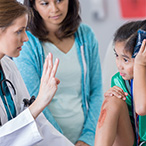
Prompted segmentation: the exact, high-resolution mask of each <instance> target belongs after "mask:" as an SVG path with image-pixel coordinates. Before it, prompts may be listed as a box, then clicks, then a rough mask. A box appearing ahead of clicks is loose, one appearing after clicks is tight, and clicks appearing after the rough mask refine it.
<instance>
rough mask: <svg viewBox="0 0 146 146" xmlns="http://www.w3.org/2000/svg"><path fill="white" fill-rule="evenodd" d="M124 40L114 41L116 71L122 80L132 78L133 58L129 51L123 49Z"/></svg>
mask: <svg viewBox="0 0 146 146" xmlns="http://www.w3.org/2000/svg"><path fill="white" fill-rule="evenodd" d="M124 46H125V44H124V42H116V43H115V50H114V51H115V55H116V64H117V67H118V71H119V72H120V75H121V76H122V78H123V79H124V80H131V79H132V78H133V67H134V59H133V58H132V55H131V54H130V53H129V52H125V51H124Z"/></svg>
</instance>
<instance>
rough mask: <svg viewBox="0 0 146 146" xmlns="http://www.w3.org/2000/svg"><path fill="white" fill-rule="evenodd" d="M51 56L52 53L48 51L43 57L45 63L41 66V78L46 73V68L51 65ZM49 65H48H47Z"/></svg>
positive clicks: (48, 68)
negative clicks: (44, 57)
mask: <svg viewBox="0 0 146 146" xmlns="http://www.w3.org/2000/svg"><path fill="white" fill-rule="evenodd" d="M51 57H52V54H51V53H49V55H48V56H47V57H46V59H45V63H44V66H43V74H42V79H43V78H44V77H45V75H46V74H47V72H48V70H49V71H50V68H52V66H53V65H52V66H51V63H50V62H51V60H52V59H51ZM49 66H50V67H49Z"/></svg>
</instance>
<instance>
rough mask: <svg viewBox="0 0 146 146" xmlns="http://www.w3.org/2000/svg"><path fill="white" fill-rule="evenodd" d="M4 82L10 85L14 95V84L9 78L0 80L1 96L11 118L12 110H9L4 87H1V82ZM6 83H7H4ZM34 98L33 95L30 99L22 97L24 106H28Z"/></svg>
mask: <svg viewBox="0 0 146 146" xmlns="http://www.w3.org/2000/svg"><path fill="white" fill-rule="evenodd" d="M4 82H5V83H8V84H10V86H11V87H12V89H13V93H14V95H16V89H15V87H14V85H13V84H12V82H11V81H10V80H8V79H5V78H4V79H3V80H2V81H0V87H1V90H2V94H3V96H4V100H5V102H6V106H7V108H8V111H9V113H10V116H11V119H13V118H14V116H13V115H12V112H11V110H10V106H9V104H8V101H7V98H6V93H5V91H4V88H3V83H4ZM6 85H7V84H6ZM7 87H8V86H7ZM34 100H35V96H32V97H31V98H30V100H29V99H23V102H24V107H28V106H30V105H31V104H32V103H33V102H34ZM1 125H2V123H1V119H0V126H1Z"/></svg>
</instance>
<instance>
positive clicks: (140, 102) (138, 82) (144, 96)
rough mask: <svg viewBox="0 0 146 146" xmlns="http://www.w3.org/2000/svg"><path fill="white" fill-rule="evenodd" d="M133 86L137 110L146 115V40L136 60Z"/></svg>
mask: <svg viewBox="0 0 146 146" xmlns="http://www.w3.org/2000/svg"><path fill="white" fill-rule="evenodd" d="M133 86H134V88H133V92H134V104H135V110H136V112H137V113H138V114H139V115H146V40H144V41H143V43H142V46H141V48H140V51H139V53H138V54H137V56H136V58H135V63H134V85H133Z"/></svg>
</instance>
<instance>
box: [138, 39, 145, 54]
mask: <svg viewBox="0 0 146 146" xmlns="http://www.w3.org/2000/svg"><path fill="white" fill-rule="evenodd" d="M145 47H146V39H144V40H143V42H142V45H141V47H140V50H139V53H142V52H143V51H144V50H146V49H145Z"/></svg>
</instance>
